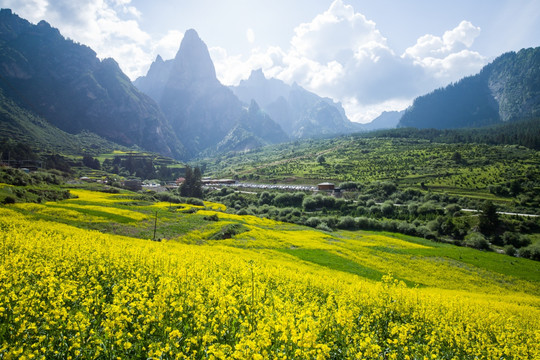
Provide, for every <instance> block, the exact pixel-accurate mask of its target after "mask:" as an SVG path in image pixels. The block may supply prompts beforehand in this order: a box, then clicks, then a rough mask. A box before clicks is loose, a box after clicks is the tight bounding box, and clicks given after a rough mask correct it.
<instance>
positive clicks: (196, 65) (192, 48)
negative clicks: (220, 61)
mask: <svg viewBox="0 0 540 360" xmlns="http://www.w3.org/2000/svg"><path fill="white" fill-rule="evenodd" d="M172 75H173V76H174V77H176V78H178V79H181V80H184V81H188V82H195V81H215V82H217V77H216V69H215V67H214V63H213V62H212V59H211V58H210V53H209V52H208V47H207V46H206V44H205V43H204V41H202V40H201V38H200V37H199V35H198V34H197V32H196V31H195V30H193V29H189V30H187V31H186V33H185V34H184V38H183V39H182V43H181V44H180V49H179V50H178V52H177V53H176V57H175V58H174V68H173V71H172Z"/></svg>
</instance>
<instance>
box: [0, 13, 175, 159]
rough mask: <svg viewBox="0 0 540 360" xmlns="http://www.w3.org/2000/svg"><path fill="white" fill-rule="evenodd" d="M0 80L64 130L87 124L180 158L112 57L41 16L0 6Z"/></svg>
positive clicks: (156, 113) (150, 105)
mask: <svg viewBox="0 0 540 360" xmlns="http://www.w3.org/2000/svg"><path fill="white" fill-rule="evenodd" d="M0 49H1V50H0V75H1V76H2V78H3V81H2V82H0V86H1V87H2V88H3V89H4V91H5V94H6V95H7V96H8V97H11V98H12V99H14V100H15V101H17V102H18V103H19V104H20V105H21V106H23V107H25V108H27V109H29V110H31V111H33V112H35V113H37V114H39V115H40V116H42V117H44V118H45V119H46V120H47V121H49V122H50V123H51V124H53V125H55V126H57V127H58V128H60V129H62V130H64V131H67V132H69V133H78V132H81V131H83V130H88V131H91V132H94V133H96V134H98V135H101V136H103V137H105V138H107V139H110V140H112V141H115V142H118V143H120V144H123V145H128V146H129V145H138V146H141V147H143V148H145V149H147V150H150V151H156V152H159V153H162V154H164V155H169V156H174V157H177V158H181V157H182V156H183V154H184V149H183V146H182V144H181V143H180V141H179V140H178V138H177V137H176V136H175V135H174V133H173V132H172V129H171V127H170V126H169V124H168V122H167V120H166V119H165V117H164V116H163V114H162V113H161V111H160V110H159V107H158V106H157V104H156V103H155V102H154V101H153V100H152V99H150V98H149V97H148V96H146V95H144V94H143V93H141V92H140V91H138V90H137V89H136V88H135V87H134V86H133V85H132V84H131V81H130V80H129V79H128V78H127V76H126V75H125V74H124V73H123V72H122V71H121V70H120V68H119V67H118V64H117V63H116V62H115V61H114V60H112V59H105V60H103V61H100V60H99V59H98V58H97V57H96V54H95V52H94V51H92V50H91V49H90V48H88V47H86V46H84V45H80V44H76V43H74V42H73V41H71V40H66V39H65V38H64V37H63V36H62V35H61V34H60V32H59V31H58V30H57V29H54V28H52V27H51V26H50V25H49V24H48V23H46V22H45V21H41V22H40V23H39V24H37V25H33V24H30V23H29V22H28V21H26V20H24V19H21V18H20V17H18V16H17V15H14V14H12V13H11V11H10V10H2V11H1V12H0Z"/></svg>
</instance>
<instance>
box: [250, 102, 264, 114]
mask: <svg viewBox="0 0 540 360" xmlns="http://www.w3.org/2000/svg"><path fill="white" fill-rule="evenodd" d="M260 110H261V108H260V107H259V104H257V102H256V101H255V100H254V99H252V100H251V104H249V109H248V112H249V113H250V114H256V113H258V112H259V111H260Z"/></svg>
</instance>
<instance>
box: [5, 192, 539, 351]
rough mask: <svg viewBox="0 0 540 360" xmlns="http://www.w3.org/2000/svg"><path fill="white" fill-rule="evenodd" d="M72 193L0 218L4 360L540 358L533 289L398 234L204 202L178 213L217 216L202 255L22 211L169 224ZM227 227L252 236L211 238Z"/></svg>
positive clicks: (205, 231)
mask: <svg viewBox="0 0 540 360" xmlns="http://www.w3.org/2000/svg"><path fill="white" fill-rule="evenodd" d="M77 195H79V202H77V199H72V200H67V201H64V202H60V203H58V204H45V205H30V204H22V205H21V204H16V205H10V206H6V207H3V208H0V230H1V231H0V251H1V252H0V359H456V360H457V359H539V358H540V296H539V295H540V292H539V288H540V287H539V284H538V282H534V281H526V280H522V279H517V278H514V277H511V276H506V275H502V274H496V273H494V272H492V271H489V270H487V269H480V268H477V267H476V268H475V267H473V266H472V265H470V266H465V265H464V264H463V263H459V264H458V265H459V266H456V264H455V263H453V262H452V261H451V260H449V259H442V258H438V257H433V256H426V255H422V254H424V253H423V252H428V253H429V251H430V247H429V246H428V245H422V244H419V243H413V242H410V241H406V240H401V239H398V238H395V237H390V236H386V235H377V234H370V233H361V232H358V233H349V232H339V233H336V234H327V233H324V232H321V231H316V230H311V229H307V228H302V227H299V226H295V225H287V224H284V223H279V222H273V221H271V220H267V219H259V218H256V217H250V216H237V215H231V214H225V213H222V212H215V211H214V210H221V209H222V208H220V207H219V206H216V205H211V204H205V206H206V207H207V208H208V209H214V210H199V211H198V213H197V214H195V215H181V216H210V215H214V214H217V215H218V217H219V218H220V220H219V221H217V222H211V223H208V224H207V225H206V226H205V227H204V228H201V229H200V230H198V231H196V232H193V233H191V234H190V235H189V236H191V237H197V236H198V237H200V238H201V242H200V245H193V244H191V243H190V244H188V243H184V242H182V237H179V241H177V240H169V241H162V242H154V241H149V240H145V239H138V238H132V237H126V236H119V235H112V234H105V233H102V232H99V231H93V230H85V229H80V228H76V227H74V226H70V225H66V224H61V223H57V222H54V221H46V220H39V219H37V218H32V217H31V216H29V215H27V213H22V212H21V211H19V210H20V207H25V208H26V209H25V211H30V210H29V209H34V211H36V212H41V213H44V214H47V211H56V210H58V211H59V213H58V214H60V215H59V216H65V217H66V218H67V219H69V218H70V217H73V218H74V219H77V220H81V219H80V218H79V217H78V216H85V215H84V214H83V215H80V214H81V213H80V212H77V211H76V210H74V209H79V210H80V208H81V207H88V209H89V210H92V209H94V210H96V211H97V210H99V211H107V212H109V213H115V214H119V215H122V216H125V217H128V218H133V219H145V218H146V217H149V216H151V215H148V210H151V211H153V210H155V209H157V210H159V209H161V208H162V207H163V209H161V210H160V211H166V209H165V205H163V204H158V205H157V206H156V207H154V208H152V207H149V208H144V209H142V208H141V209H139V210H140V211H139V210H138V209H137V208H136V207H133V209H131V210H129V209H126V208H125V207H114V206H112V205H114V204H115V200H116V198H115V197H114V196H113V195H110V194H102V193H96V194H92V193H91V192H86V191H78V192H77ZM124 202H125V200H124ZM100 204H101V205H100ZM107 204H110V205H111V206H110V207H107V206H106V205H107ZM68 205H69V206H72V207H71V208H70V207H69V206H68ZM55 206H56V207H55ZM59 206H66V207H65V208H63V207H59ZM98 206H101V207H102V208H100V209H96V207H98ZM47 207H48V209H49V210H45V209H44V208H47ZM103 208H108V210H106V209H103ZM72 211H75V213H73V212H72ZM145 211H146V212H145ZM132 213H133V214H132ZM135 213H136V214H139V215H134V214H135ZM90 214H92V212H90ZM138 216H140V218H139V217H138ZM171 216H172V215H171ZM178 216H180V215H178ZM179 219H180V218H179ZM88 221H92V220H88ZM179 221H180V220H179ZM231 223H242V224H243V225H244V226H245V227H246V228H247V229H248V231H245V232H243V233H241V234H238V235H237V236H235V237H234V238H232V239H226V240H219V241H210V240H208V235H209V234H211V233H212V232H214V231H216V230H217V229H219V228H220V226H224V225H226V224H231ZM382 246H385V249H386V250H385V251H380V249H379V248H380V247H382ZM296 249H298V250H302V251H304V252H305V253H303V254H307V255H305V256H304V258H302V257H299V256H297V255H296V253H295V252H294V251H295V250H296ZM321 252H322V253H323V254H328V256H329V258H332V259H342V260H343V261H344V263H345V264H349V265H350V264H358V266H360V265H362V266H365V267H367V268H370V269H372V270H373V271H377V272H379V273H381V274H385V275H384V276H382V279H381V281H373V280H369V279H368V278H365V277H361V276H358V275H357V274H355V273H354V272H352V271H346V269H345V270H343V271H340V270H336V269H332V268H331V267H329V266H323V265H321V264H322V263H320V262H319V263H317V261H314V260H310V258H309V257H308V256H312V255H313V254H320V253H321ZM414 252H417V253H414ZM531 263H532V262H531ZM390 273H394V274H395V275H390ZM398 278H403V279H406V280H407V281H409V282H414V283H418V284H421V286H420V287H415V286H407V285H406V284H405V283H404V282H402V281H400V280H398Z"/></svg>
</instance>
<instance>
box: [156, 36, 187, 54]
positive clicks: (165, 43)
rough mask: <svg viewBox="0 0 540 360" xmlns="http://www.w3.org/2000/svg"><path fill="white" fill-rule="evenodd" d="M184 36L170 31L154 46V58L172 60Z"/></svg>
mask: <svg viewBox="0 0 540 360" xmlns="http://www.w3.org/2000/svg"><path fill="white" fill-rule="evenodd" d="M183 38H184V34H183V33H181V32H180V31H178V30H169V31H168V32H167V34H165V35H164V36H163V37H162V38H161V39H159V40H158V41H157V42H155V43H154V44H153V45H152V57H153V58H155V57H156V56H157V55H161V57H162V58H163V59H172V58H174V57H175V56H176V53H177V52H178V49H179V48H180V43H181V42H182V39H183Z"/></svg>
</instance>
